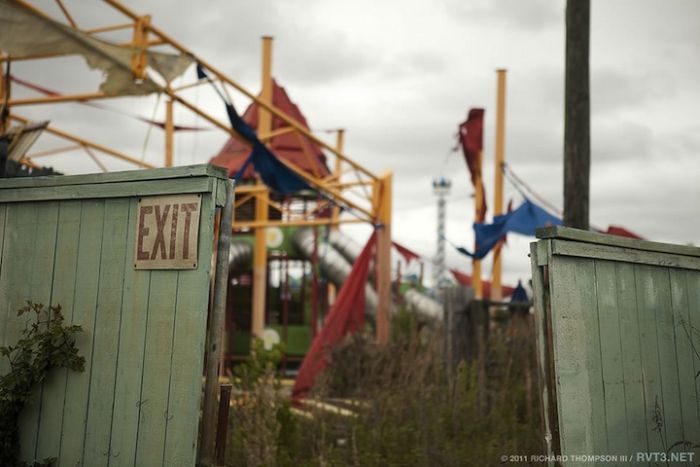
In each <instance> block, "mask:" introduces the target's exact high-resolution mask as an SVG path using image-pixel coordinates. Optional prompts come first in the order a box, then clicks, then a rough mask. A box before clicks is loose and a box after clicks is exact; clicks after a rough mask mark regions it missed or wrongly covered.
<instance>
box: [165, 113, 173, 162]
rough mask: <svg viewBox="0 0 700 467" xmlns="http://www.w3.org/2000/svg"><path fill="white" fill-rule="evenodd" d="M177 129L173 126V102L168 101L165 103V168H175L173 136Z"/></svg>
mask: <svg viewBox="0 0 700 467" xmlns="http://www.w3.org/2000/svg"><path fill="white" fill-rule="evenodd" d="M174 134H175V127H174V126H173V100H172V99H166V101H165V167H172V166H173V140H174V137H173V135H174Z"/></svg>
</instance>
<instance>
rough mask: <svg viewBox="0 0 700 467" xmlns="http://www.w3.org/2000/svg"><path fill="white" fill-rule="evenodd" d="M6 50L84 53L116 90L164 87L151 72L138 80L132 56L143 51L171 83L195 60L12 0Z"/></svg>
mask: <svg viewBox="0 0 700 467" xmlns="http://www.w3.org/2000/svg"><path fill="white" fill-rule="evenodd" d="M0 50H2V51H3V52H5V53H6V54H8V55H11V56H15V57H24V56H32V55H57V56H60V55H80V56H82V57H83V58H84V59H85V61H86V62H87V64H88V66H89V67H90V68H92V69H98V70H101V71H102V72H103V74H104V80H103V81H102V84H101V85H100V91H102V92H103V93H105V94H107V95H110V96H115V95H142V94H149V93H152V92H162V91H163V87H162V86H161V85H160V84H158V83H156V82H155V81H153V80H152V79H151V78H150V77H149V76H148V75H147V76H146V77H145V78H144V79H142V80H134V76H133V73H132V69H131V59H132V57H134V56H135V55H138V54H140V53H142V52H143V53H144V54H145V57H146V62H147V64H148V67H149V68H150V69H151V70H153V71H155V72H156V73H157V74H159V75H160V77H161V78H163V80H165V81H166V82H168V83H169V82H170V81H172V80H173V79H175V78H177V77H178V76H180V75H181V74H182V73H184V72H185V70H186V69H187V68H188V67H189V66H190V65H191V64H192V62H193V60H192V57H190V56H188V55H185V54H180V55H173V54H167V53H163V52H154V51H151V50H146V51H142V50H141V49H139V48H136V47H125V46H121V45H117V44H113V43H111V42H108V41H105V40H102V39H98V38H96V37H92V36H90V35H89V34H87V33H85V32H83V31H79V30H77V29H74V28H71V27H70V26H67V25H65V24H61V23H59V22H58V21H54V20H53V19H51V18H49V17H46V16H44V15H42V14H41V13H39V12H38V11H35V10H34V9H32V8H29V7H27V6H25V5H23V4H21V3H18V2H13V1H9V0H0Z"/></svg>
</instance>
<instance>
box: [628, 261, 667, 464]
mask: <svg viewBox="0 0 700 467" xmlns="http://www.w3.org/2000/svg"><path fill="white" fill-rule="evenodd" d="M634 269H635V279H636V289H637V313H638V316H639V338H640V344H641V362H642V387H643V390H644V392H643V395H644V406H645V412H646V420H647V425H646V427H647V439H648V442H649V450H650V451H652V452H663V451H665V447H664V442H663V441H662V436H664V437H665V435H666V432H665V429H664V427H663V426H657V420H658V416H659V414H661V415H663V402H664V401H663V389H662V387H661V362H660V361H659V345H658V342H659V339H658V336H657V326H656V319H657V316H656V314H657V310H658V306H659V303H658V296H657V294H658V289H659V284H658V272H657V271H656V269H657V268H655V267H654V266H647V265H643V264H636V265H635V266H634ZM655 430H656V431H655Z"/></svg>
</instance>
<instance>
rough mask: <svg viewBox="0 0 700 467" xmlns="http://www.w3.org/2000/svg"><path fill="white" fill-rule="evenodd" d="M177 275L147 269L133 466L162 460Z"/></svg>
mask: <svg viewBox="0 0 700 467" xmlns="http://www.w3.org/2000/svg"><path fill="white" fill-rule="evenodd" d="M177 276H178V273H177V272H176V271H175V272H174V273H173V271H160V270H159V271H152V272H151V289H150V296H149V305H148V323H147V328H146V348H145V352H144V361H143V381H142V383H141V399H140V409H141V410H140V414H139V423H138V437H137V444H136V457H135V465H143V466H147V465H148V466H159V465H162V463H163V445H164V443H165V426H166V421H167V419H168V418H169V417H170V414H169V413H168V386H169V380H170V367H171V358H172V357H171V355H172V348H173V327H174V321H175V311H176V305H177V303H176V297H177V285H178V283H177ZM190 351H192V349H190ZM175 363H176V364H179V362H175Z"/></svg>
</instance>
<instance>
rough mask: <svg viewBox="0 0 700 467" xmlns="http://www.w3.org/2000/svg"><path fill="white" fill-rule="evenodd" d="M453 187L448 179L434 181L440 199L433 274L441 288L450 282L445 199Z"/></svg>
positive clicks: (436, 193)
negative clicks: (446, 249)
mask: <svg viewBox="0 0 700 467" xmlns="http://www.w3.org/2000/svg"><path fill="white" fill-rule="evenodd" d="M451 187H452V182H451V181H450V179H449V178H447V177H443V176H439V177H436V178H435V179H434V180H433V193H435V195H436V196H437V197H438V218H437V253H436V254H435V270H434V273H433V280H434V283H435V286H436V287H441V286H443V285H444V284H445V283H446V282H448V281H449V279H448V278H447V268H446V267H445V197H446V196H447V195H449V194H450V188H451Z"/></svg>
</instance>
